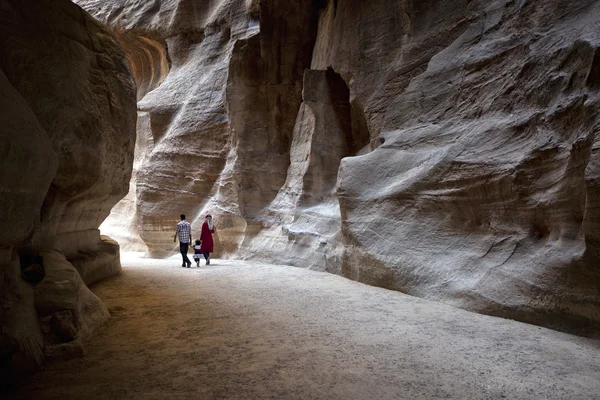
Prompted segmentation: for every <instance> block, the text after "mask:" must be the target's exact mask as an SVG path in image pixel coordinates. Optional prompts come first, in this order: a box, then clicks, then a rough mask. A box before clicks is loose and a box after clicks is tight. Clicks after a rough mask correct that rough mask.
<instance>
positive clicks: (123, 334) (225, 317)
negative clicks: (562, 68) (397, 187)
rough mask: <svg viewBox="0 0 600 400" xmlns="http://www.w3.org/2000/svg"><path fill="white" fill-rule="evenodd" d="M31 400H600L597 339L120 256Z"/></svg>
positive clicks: (283, 273)
mask: <svg viewBox="0 0 600 400" xmlns="http://www.w3.org/2000/svg"><path fill="white" fill-rule="evenodd" d="M123 265H124V272H123V274H122V275H121V276H120V277H117V278H114V279H111V280H108V281H105V282H102V283H100V284H98V285H96V286H94V287H93V288H92V289H93V290H94V292H95V293H97V294H98V296H100V297H101V298H102V299H103V300H104V301H105V302H106V304H107V305H108V307H109V309H110V311H111V314H112V316H113V318H112V319H111V320H110V322H109V323H108V324H107V325H106V326H104V327H103V328H102V329H100V331H99V332H98V334H97V335H96V336H95V337H94V338H93V339H92V341H91V342H90V343H89V344H88V345H87V347H86V350H87V355H86V356H85V357H84V358H82V359H76V360H72V361H68V362H63V363H57V364H54V365H51V366H49V367H48V368H47V369H46V370H44V371H43V372H41V373H39V374H37V375H35V376H34V377H33V378H32V382H31V385H30V386H27V387H22V388H21V389H20V391H19V394H18V397H19V398H23V399H84V398H85V399H502V398H507V399H570V400H575V399H600V342H598V341H594V340H588V339H583V338H579V337H576V336H571V335H568V334H564V333H559V332H554V331H551V330H547V329H542V328H539V327H536V326H530V325H526V324H521V323H517V322H514V321H508V320H502V319H498V318H493V317H487V316H482V315H478V314H472V313H469V312H466V311H462V310H458V309H455V308H452V307H449V306H445V305H442V304H438V303H434V302H430V301H426V300H421V299H417V298H413V297H409V296H405V295H402V294H400V293H396V292H391V291H387V290H384V289H379V288H374V287H370V286H366V285H362V284H359V283H355V282H351V281H348V280H346V279H343V278H341V277H338V276H333V275H329V274H325V273H318V272H313V271H309V270H305V269H299V268H293V267H283V266H274V265H265V264H251V263H247V262H234V261H219V260H214V261H213V264H212V265H210V266H208V267H206V266H202V267H201V268H195V267H193V268H191V269H187V268H181V267H180V265H179V261H178V260H177V259H173V260H167V261H165V260H150V259H141V258H135V257H133V256H132V255H128V256H126V257H124V260H123Z"/></svg>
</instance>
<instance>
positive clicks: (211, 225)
mask: <svg viewBox="0 0 600 400" xmlns="http://www.w3.org/2000/svg"><path fill="white" fill-rule="evenodd" d="M204 220H205V221H206V223H207V224H208V229H210V230H211V231H212V229H213V220H212V215H210V214H206V218H205V219H204Z"/></svg>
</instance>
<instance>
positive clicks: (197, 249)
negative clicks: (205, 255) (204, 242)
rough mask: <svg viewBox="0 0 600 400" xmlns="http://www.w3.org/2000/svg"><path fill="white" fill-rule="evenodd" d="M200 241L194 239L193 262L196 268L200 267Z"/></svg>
mask: <svg viewBox="0 0 600 400" xmlns="http://www.w3.org/2000/svg"><path fill="white" fill-rule="evenodd" d="M200 249H201V247H200V240H198V239H196V242H195V244H194V260H195V261H196V266H197V267H199V266H200V257H202V252H201V251H200Z"/></svg>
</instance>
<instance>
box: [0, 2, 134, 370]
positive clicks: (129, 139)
mask: <svg viewBox="0 0 600 400" xmlns="http://www.w3.org/2000/svg"><path fill="white" fill-rule="evenodd" d="M0 100H1V108H2V110H3V111H2V113H1V115H0V125H1V130H0V164H1V168H0V193H1V194H0V197H1V203H2V207H0V306H1V311H0V320H1V321H2V324H1V325H2V335H1V337H0V339H1V342H2V346H0V347H1V348H0V351H1V353H2V354H1V356H2V365H1V367H2V377H3V378H5V377H7V376H8V375H5V374H4V372H6V371H9V372H10V373H11V374H12V373H13V372H15V369H18V368H20V367H22V366H23V367H27V365H25V364H26V363H24V362H21V361H22V360H21V359H22V358H23V357H22V356H23V355H25V356H26V357H25V358H28V359H30V360H33V361H34V362H35V363H38V364H39V363H40V362H41V361H42V352H43V351H44V348H45V349H46V350H48V348H49V347H48V346H49V345H50V344H54V343H49V342H48V341H47V340H42V333H41V331H40V325H39V321H38V317H40V318H43V317H45V316H46V314H45V313H42V312H41V311H40V307H48V306H49V305H51V304H54V303H53V302H55V301H58V300H59V299H61V301H64V302H65V303H64V304H62V303H61V304H60V306H58V305H57V306H56V309H53V310H52V312H53V313H55V312H62V311H64V310H69V311H70V312H72V313H73V323H72V328H73V329H72V330H71V329H70V328H68V327H67V325H68V324H66V322H65V321H66V319H65V318H64V316H63V317H61V318H60V319H57V318H58V317H56V318H54V319H53V321H54V322H52V323H51V324H50V323H49V324H50V325H52V326H55V327H59V328H57V329H59V330H61V333H60V335H59V336H58V339H57V340H56V344H58V343H60V342H62V341H65V340H67V339H72V338H71V337H72V336H74V337H75V338H77V340H81V339H83V338H85V337H86V336H87V335H88V334H89V333H90V332H91V331H92V330H93V329H94V328H95V327H97V326H98V324H99V323H101V322H102V321H103V320H104V319H106V317H107V315H108V312H107V310H106V308H105V307H104V306H102V305H101V303H100V302H99V301H98V302H96V303H95V305H94V306H93V307H92V306H91V302H89V301H87V300H85V297H86V296H87V295H85V296H84V294H83V293H84V292H86V293H88V295H91V292H89V290H88V289H87V287H86V286H85V284H84V280H85V283H88V284H89V283H92V282H94V281H97V280H99V279H102V278H105V277H107V276H112V275H115V274H116V273H118V272H119V271H120V268H121V265H120V261H119V247H118V245H117V244H116V243H115V242H111V241H110V240H108V239H106V240H104V239H101V238H100V233H99V230H98V226H99V225H100V223H101V222H102V221H103V220H104V219H105V218H106V216H107V215H108V214H109V212H110V209H111V208H112V207H113V206H114V205H115V204H116V203H117V202H118V201H119V200H120V199H121V198H122V197H123V196H124V195H125V194H126V192H127V188H128V182H129V180H130V176H131V165H132V158H133V148H134V141H135V131H134V129H135V83H134V81H133V78H132V76H131V70H130V67H129V63H128V62H127V59H126V57H125V54H124V53H123V51H122V49H121V46H120V45H119V43H118V41H117V39H116V38H115V37H114V36H113V35H112V33H111V32H110V31H109V30H108V29H107V28H106V27H105V26H104V25H102V24H100V23H98V22H97V21H95V20H94V19H93V18H92V17H90V16H89V15H88V14H87V13H86V12H85V11H83V10H82V9H81V8H80V7H78V6H76V5H74V4H73V3H71V2H69V1H66V0H59V1H29V0H26V1H11V0H2V1H0ZM69 261H73V263H75V264H76V266H77V269H75V267H74V266H73V265H72V264H71V263H70V262H69ZM63 266H68V267H69V268H70V272H69V274H68V276H63V275H60V274H59V275H56V274H55V271H57V268H62V267H63ZM22 271H24V272H25V275H24V276H21V275H22ZM35 271H37V272H35ZM34 272H35V274H34ZM33 275H35V277H37V278H36V279H32V277H33ZM25 278H27V282H26V280H25ZM40 279H41V281H40ZM52 282H54V283H52ZM53 285H54V286H56V285H58V286H60V285H67V286H68V285H74V287H75V289H76V290H74V291H65V292H63V293H62V294H61V295H60V296H58V294H57V293H58V292H57V291H56V290H54V289H52V290H51V288H52V287H54V286H53ZM55 295H56V296H55ZM92 296H93V295H92ZM67 303H68V305H69V307H66V305H67ZM63 306H64V307H63ZM15 313H16V314H15ZM61 315H62V314H61ZM48 316H49V317H50V319H52V318H53V317H52V315H48ZM57 321H58V322H57ZM92 321H93V322H92ZM42 325H44V324H43V323H42ZM42 328H43V326H42ZM44 339H47V337H45V338H44ZM6 343H9V345H7V346H5V344H6ZM17 364H18V365H17Z"/></svg>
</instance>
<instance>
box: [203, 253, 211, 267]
mask: <svg viewBox="0 0 600 400" xmlns="http://www.w3.org/2000/svg"><path fill="white" fill-rule="evenodd" d="M203 255H204V259H205V260H206V265H209V264H210V253H209V252H208V251H205V252H204V253H203Z"/></svg>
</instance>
